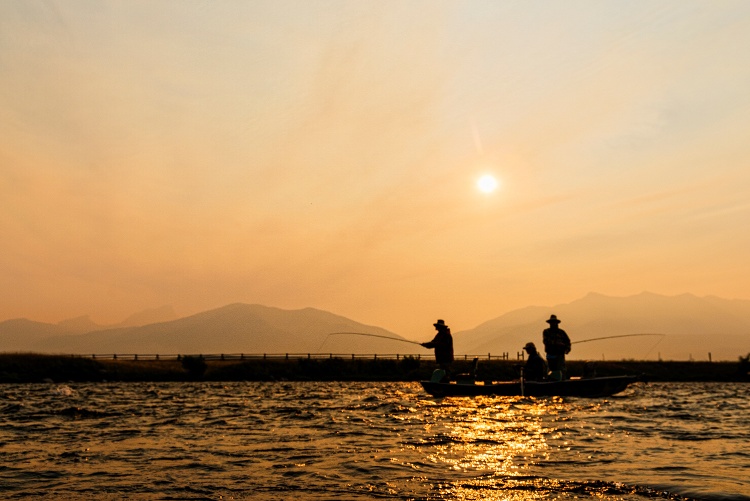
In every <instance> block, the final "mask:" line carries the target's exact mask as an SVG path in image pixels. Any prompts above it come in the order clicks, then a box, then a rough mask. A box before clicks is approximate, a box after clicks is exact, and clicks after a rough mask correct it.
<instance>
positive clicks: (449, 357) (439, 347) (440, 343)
mask: <svg viewBox="0 0 750 501" xmlns="http://www.w3.org/2000/svg"><path fill="white" fill-rule="evenodd" d="M433 325H434V326H435V329H436V330H437V334H435V337H434V338H433V339H432V341H428V342H426V343H420V344H421V345H422V346H424V347H425V348H430V349H433V348H434V349H435V362H437V364H438V366H439V367H440V369H441V370H443V371H445V375H446V378H448V377H449V374H450V366H451V364H452V363H453V336H451V330H450V329H449V328H448V326H447V325H445V321H443V320H438V321H437V322H436V323H434V324H433Z"/></svg>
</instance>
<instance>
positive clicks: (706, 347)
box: [454, 292, 750, 360]
mask: <svg viewBox="0 0 750 501" xmlns="http://www.w3.org/2000/svg"><path fill="white" fill-rule="evenodd" d="M552 313H554V314H556V315H557V316H558V317H559V318H560V319H561V320H562V324H561V325H560V327H561V328H562V329H565V330H566V332H567V333H568V335H569V336H570V338H571V340H572V341H573V342H574V343H576V344H574V345H573V350H572V351H571V353H570V355H569V357H570V358H571V359H594V360H602V359H603V358H604V359H607V360H618V359H636V360H649V359H650V360H656V359H658V358H660V357H661V358H663V359H665V360H689V359H691V358H693V359H695V360H707V359H708V357H709V352H710V353H711V358H712V360H737V358H738V357H739V356H740V355H744V354H746V353H748V352H750V301H745V300H728V299H721V298H717V297H704V298H699V297H696V296H694V295H691V294H682V295H679V296H662V295H658V294H652V293H648V292H644V293H642V294H638V295H635V296H630V297H610V296H604V295H601V294H595V293H591V294H588V295H587V296H585V297H583V298H581V299H578V300H576V301H573V302H571V303H567V304H559V305H556V306H553V307H538V306H534V307H528V308H523V309H520V310H515V311H512V312H510V313H507V314H505V315H502V316H500V317H497V318H495V319H493V320H490V321H488V322H485V323H483V324H481V325H479V326H477V327H476V328H474V329H471V330H468V331H462V332H459V333H456V334H455V335H454V340H455V346H456V351H457V352H459V353H476V354H479V353H482V354H486V353H493V354H494V353H502V352H508V353H509V354H510V356H511V357H515V356H516V353H517V352H519V351H521V348H522V347H523V346H524V344H526V343H527V342H528V341H532V342H534V343H535V344H536V345H537V347H538V348H540V349H541V348H542V330H543V329H544V328H546V327H547V324H546V322H545V321H546V320H547V319H548V318H549V316H550V314H552ZM644 333H648V334H664V336H663V337H661V336H642V337H625V338H617V339H608V340H601V341H591V342H586V343H583V342H581V341H584V340H587V339H591V338H597V337H608V336H618V335H629V334H644ZM578 343H580V344H578Z"/></svg>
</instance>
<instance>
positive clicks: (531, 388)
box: [420, 376, 639, 398]
mask: <svg viewBox="0 0 750 501" xmlns="http://www.w3.org/2000/svg"><path fill="white" fill-rule="evenodd" d="M638 379H639V378H638V377H637V376H609V377H592V378H571V379H565V380H563V381H520V380H517V381H500V382H489V381H485V382H481V381H480V382H476V381H473V380H464V381H459V382H450V383H442V382H434V381H420V382H421V383H422V387H423V388H424V389H425V391H426V392H427V393H429V394H430V395H433V396H436V397H451V396H453V397H473V396H478V395H496V396H509V397H510V396H526V397H589V398H591V397H608V396H610V395H614V394H615V393H619V392H621V391H623V390H624V389H625V388H627V387H628V385H629V384H630V383H634V382H636V381H638Z"/></svg>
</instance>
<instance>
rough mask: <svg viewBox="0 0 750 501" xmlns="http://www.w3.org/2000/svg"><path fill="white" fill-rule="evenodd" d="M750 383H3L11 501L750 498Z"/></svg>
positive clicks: (4, 483) (5, 483) (1, 487)
mask: <svg viewBox="0 0 750 501" xmlns="http://www.w3.org/2000/svg"><path fill="white" fill-rule="evenodd" d="M749 393H750V385H748V384H741V383H738V384H699V383H692V384H674V383H670V384H649V385H646V384H637V385H635V386H634V387H632V389H628V391H627V392H626V393H623V394H621V395H618V396H615V397H612V398H608V399H592V400H587V399H576V398H570V399H560V398H547V399H522V398H489V397H480V398H446V399H442V400H441V399H435V398H431V397H428V396H427V395H426V394H425V393H424V392H423V391H422V390H421V387H420V386H419V385H418V384H413V383H229V384H216V383H195V384H177V383H163V384H152V383H148V384H146V383H143V384H132V383H104V384H103V383H99V384H68V385H52V384H35V385H31V384H28V385H4V386H0V452H1V453H2V454H1V455H0V497H2V498H4V499H7V498H27V499H28V498H36V497H43V496H46V497H48V498H56V499H126V498H127V499H253V500H256V499H258V500H275V499H292V498H297V499H300V500H304V499H313V500H324V499H340V500H373V499H401V500H407V499H414V500H443V499H451V500H454V499H455V500H485V499H489V500H521V499H563V500H567V499H583V498H591V497H594V498H597V499H605V500H643V499H712V500H719V499H745V500H750V452H749V451H748V444H750V403H749V399H748V396H749Z"/></svg>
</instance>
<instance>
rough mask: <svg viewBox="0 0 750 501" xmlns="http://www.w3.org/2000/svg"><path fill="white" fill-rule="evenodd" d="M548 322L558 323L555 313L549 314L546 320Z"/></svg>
mask: <svg viewBox="0 0 750 501" xmlns="http://www.w3.org/2000/svg"><path fill="white" fill-rule="evenodd" d="M547 323H548V324H559V323H560V321H559V320H558V319H557V315H551V316H550V317H549V320H547Z"/></svg>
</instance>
